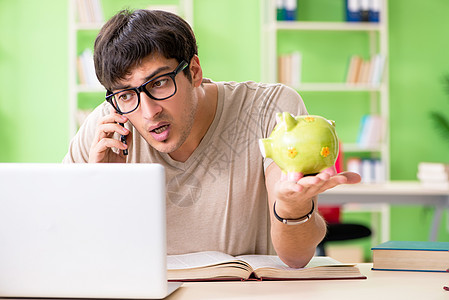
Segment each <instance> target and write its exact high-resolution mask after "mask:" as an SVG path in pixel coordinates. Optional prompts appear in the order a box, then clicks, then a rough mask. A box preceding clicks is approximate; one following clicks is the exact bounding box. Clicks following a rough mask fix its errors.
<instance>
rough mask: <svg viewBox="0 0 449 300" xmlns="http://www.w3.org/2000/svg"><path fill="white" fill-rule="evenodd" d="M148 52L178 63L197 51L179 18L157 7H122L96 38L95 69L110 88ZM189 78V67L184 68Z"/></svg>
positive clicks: (104, 83)
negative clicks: (128, 8)
mask: <svg viewBox="0 0 449 300" xmlns="http://www.w3.org/2000/svg"><path fill="white" fill-rule="evenodd" d="M150 54H159V55H162V56H164V57H165V58H167V59H170V58H175V59H176V60H177V61H178V63H180V62H181V61H182V60H185V61H186V62H187V63H190V60H191V58H192V57H193V56H194V55H195V54H198V47H197V44H196V39H195V35H194V33H193V31H192V28H191V27H190V26H189V24H188V23H187V22H186V21H184V20H183V19H182V18H181V17H179V16H177V15H175V14H173V13H169V12H165V11H159V10H144V9H140V10H135V11H131V10H122V11H120V12H118V13H117V14H116V15H115V16H113V17H112V18H111V19H110V20H109V21H108V22H107V23H106V24H105V25H104V26H103V27H102V28H101V30H100V33H99V34H98V36H97V38H96V39H95V47H94V63H95V72H96V74H97V77H98V80H99V81H100V83H101V84H102V85H103V86H104V87H105V88H106V89H107V90H112V88H113V87H114V85H116V84H117V83H118V81H120V80H123V79H125V77H126V75H128V74H129V72H130V69H131V68H133V67H135V66H137V65H138V64H139V63H140V62H141V61H142V59H144V58H145V57H147V56H148V55H150ZM184 72H185V74H186V76H187V78H188V79H189V80H191V77H190V72H189V69H188V68H186V69H185V70H184Z"/></svg>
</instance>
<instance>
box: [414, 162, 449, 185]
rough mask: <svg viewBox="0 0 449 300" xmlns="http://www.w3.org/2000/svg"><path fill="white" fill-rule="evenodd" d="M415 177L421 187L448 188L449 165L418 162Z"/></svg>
mask: <svg viewBox="0 0 449 300" xmlns="http://www.w3.org/2000/svg"><path fill="white" fill-rule="evenodd" d="M416 177H417V178H418V180H419V181H420V182H421V184H422V186H423V187H428V188H442V189H448V188H449V163H442V162H441V163H438V162H420V163H419V164H418V172H417V174H416Z"/></svg>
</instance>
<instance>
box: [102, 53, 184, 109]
mask: <svg viewBox="0 0 449 300" xmlns="http://www.w3.org/2000/svg"><path fill="white" fill-rule="evenodd" d="M188 65H189V64H188V63H187V62H186V61H185V60H183V61H182V62H181V63H180V64H179V65H178V66H177V67H176V69H175V70H174V71H173V72H170V73H166V74H162V75H159V76H157V77H155V78H153V79H150V80H148V81H147V82H145V83H144V84H142V85H141V86H139V87H135V88H129V89H125V90H121V91H118V92H116V93H112V92H110V91H107V93H106V101H108V102H109V103H111V104H112V106H114V108H115V110H117V112H119V113H121V114H128V113H130V112H133V111H135V110H136V109H137V108H138V107H139V104H140V93H141V92H144V93H145V94H146V95H147V96H148V97H150V98H151V99H154V100H165V99H168V98H170V97H171V96H173V95H174V94H176V91H177V87H176V80H175V77H176V75H177V74H178V73H179V72H181V71H182V70H184V69H185V68H186V67H187V66H188Z"/></svg>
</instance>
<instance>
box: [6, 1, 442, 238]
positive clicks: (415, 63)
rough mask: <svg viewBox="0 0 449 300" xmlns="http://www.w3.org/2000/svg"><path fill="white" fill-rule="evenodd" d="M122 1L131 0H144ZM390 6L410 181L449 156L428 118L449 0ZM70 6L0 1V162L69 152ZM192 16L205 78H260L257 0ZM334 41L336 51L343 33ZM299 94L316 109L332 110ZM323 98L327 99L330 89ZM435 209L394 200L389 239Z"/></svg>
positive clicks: (394, 138) (331, 12)
mask: <svg viewBox="0 0 449 300" xmlns="http://www.w3.org/2000/svg"><path fill="white" fill-rule="evenodd" d="M113 1H115V2H117V1H120V0H113ZM302 1H303V6H302V9H303V11H304V12H306V13H307V15H308V16H309V17H310V18H311V19H316V18H320V15H321V16H323V18H324V19H327V20H332V21H333V20H339V19H342V18H343V13H342V12H341V9H342V7H343V6H342V4H341V3H340V2H338V1H335V0H315V1H316V2H320V3H322V4H323V5H321V6H320V9H316V6H314V5H312V3H314V2H313V1H311V0H302ZM125 2H126V3H129V6H131V7H134V6H137V5H140V4H141V3H146V2H145V1H143V0H140V1H138V2H133V1H132V0H129V1H125ZM133 3H134V4H133ZM322 7H325V9H322ZM300 8H301V4H300ZM105 9H108V10H110V8H105ZM388 10H389V37H390V39H389V46H390V49H389V50H390V116H391V120H390V124H391V128H390V133H391V178H392V179H395V180H410V179H415V178H416V168H417V164H418V162H420V161H446V162H449V154H448V153H449V143H447V142H445V141H442V140H441V138H440V136H439V135H438V133H437V132H436V130H435V127H434V126H433V124H432V122H431V119H430V117H429V112H430V111H431V110H440V111H445V112H446V114H447V115H448V117H449V95H448V94H445V92H444V89H443V86H442V83H441V78H442V76H443V75H444V74H445V73H448V72H449V60H448V55H447V53H449V51H448V50H449V18H447V13H448V12H449V2H448V1H446V0H433V1H427V2H425V4H424V2H423V1H418V0H390V1H389V7H388ZM67 13H68V8H67V2H66V1H60V0H41V1H39V2H36V1H25V0H16V1H6V0H0V88H1V92H0V162H59V161H61V159H62V157H63V156H64V154H65V152H66V149H67V145H68V139H69V136H68V130H69V129H68V103H67V93H68V90H67V89H68V83H67V72H68V63H67V62H68V55H67V53H68V49H67V41H68V40H67V30H68V28H67ZM194 15H195V19H194V28H195V31H196V33H197V38H198V44H199V53H200V59H201V63H202V66H203V68H204V72H205V76H206V77H210V78H212V79H214V80H235V81H243V80H255V81H259V80H260V79H261V77H260V69H261V68H260V47H259V41H260V35H259V29H260V1H258V0H247V1H238V0H227V1H218V0H194ZM327 38H329V39H332V37H326V39H327ZM341 39H344V37H341ZM340 44H341V43H340ZM333 47H336V48H337V50H338V47H340V46H339V43H338V40H337V41H336V42H335V44H334V46H333ZM354 47H358V46H357V45H355V46H354ZM281 50H285V51H287V50H288V49H281ZM320 51H324V50H323V49H321V50H320ZM361 51H363V49H362V50H361ZM303 76H304V77H306V76H310V77H313V76H314V74H313V73H309V74H304V75H303ZM327 76H335V78H336V77H337V76H339V75H338V74H337V75H336V74H328V75H327ZM301 94H302V96H303V98H304V100H305V102H306V104H307V106H308V107H309V110H310V111H311V112H313V113H317V114H319V113H321V112H323V113H326V112H327V111H328V110H330V108H329V107H328V106H327V105H322V104H320V101H313V102H312V101H309V100H308V99H309V97H311V96H310V95H308V94H307V93H304V94H303V93H301ZM318 97H320V98H321V99H323V101H325V100H326V98H328V96H327V95H326V93H323V94H322V95H318ZM355 101H356V100H354V99H351V98H350V97H348V99H346V100H345V101H344V102H342V104H341V105H340V110H341V111H348V110H353V109H356V110H357V111H363V110H365V109H366V107H365V106H364V105H363V104H355V103H356V102H355ZM332 111H333V110H332ZM332 111H329V113H332ZM351 118H354V116H353V115H352V114H347V119H348V120H350V119H351ZM342 122H343V124H342V127H343V128H342V129H341V130H342V134H343V136H352V135H353V134H354V132H356V130H357V129H356V128H354V127H353V126H348V125H344V124H345V122H344V120H343V121H342ZM348 124H350V122H348ZM431 216H432V209H429V208H423V207H414V206H411V207H408V206H407V207H393V209H392V234H391V236H392V238H394V239H426V238H427V235H428V230H429V224H430V219H431ZM446 222H447V220H446V216H445V220H444V222H443V224H442V225H441V226H442V233H441V234H440V236H439V239H440V240H445V241H449V233H448V232H447V230H446V229H445V228H446Z"/></svg>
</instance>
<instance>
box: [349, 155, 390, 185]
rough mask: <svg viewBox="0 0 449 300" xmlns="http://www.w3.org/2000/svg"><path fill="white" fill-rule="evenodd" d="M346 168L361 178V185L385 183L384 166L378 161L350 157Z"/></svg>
mask: <svg viewBox="0 0 449 300" xmlns="http://www.w3.org/2000/svg"><path fill="white" fill-rule="evenodd" d="M346 166H347V170H348V171H350V172H354V173H357V174H359V175H360V176H361V177H362V183H383V182H385V165H384V163H383V162H382V161H381V160H380V159H374V158H360V157H350V158H348V160H347V162H346Z"/></svg>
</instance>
